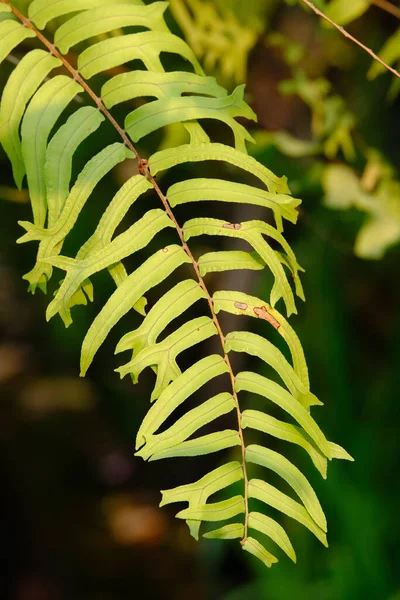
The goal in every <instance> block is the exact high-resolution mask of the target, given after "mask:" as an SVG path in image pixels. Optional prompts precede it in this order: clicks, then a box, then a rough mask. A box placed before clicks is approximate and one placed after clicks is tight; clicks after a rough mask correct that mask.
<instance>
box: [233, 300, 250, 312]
mask: <svg viewBox="0 0 400 600" xmlns="http://www.w3.org/2000/svg"><path fill="white" fill-rule="evenodd" d="M235 306H236V308H240V310H246V308H247V306H248V305H247V304H246V303H245V302H235Z"/></svg>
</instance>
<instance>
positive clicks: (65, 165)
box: [28, 55, 104, 229]
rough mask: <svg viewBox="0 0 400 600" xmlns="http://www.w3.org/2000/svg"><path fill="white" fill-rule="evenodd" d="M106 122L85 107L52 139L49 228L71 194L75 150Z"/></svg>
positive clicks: (46, 172) (47, 165)
mask: <svg viewBox="0 0 400 600" xmlns="http://www.w3.org/2000/svg"><path fill="white" fill-rule="evenodd" d="M28 56H29V55H28ZM103 121H104V117H103V115H102V114H101V113H100V112H99V110H98V109H97V108H94V107H93V106H83V107H82V108H80V109H78V110H77V111H76V112H74V113H73V114H72V115H71V116H70V117H69V119H68V120H67V122H66V123H65V125H62V127H60V129H59V130H58V131H57V133H55V134H54V136H53V138H52V139H51V141H50V143H49V145H48V147H47V150H46V162H45V165H44V178H45V183H46V197H47V204H48V209H49V219H48V227H49V229H51V227H53V225H54V224H55V223H56V221H57V219H58V218H59V216H60V214H61V212H62V209H63V208H64V204H65V201H66V199H67V197H68V194H69V184H70V181H71V173H72V159H73V156H74V154H75V152H76V149H77V148H78V146H79V145H80V144H81V143H82V142H83V141H84V140H85V139H86V138H87V137H88V136H89V135H90V134H91V133H93V132H94V131H96V129H98V128H99V127H100V124H101V123H102V122H103Z"/></svg>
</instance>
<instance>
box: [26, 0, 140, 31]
mask: <svg viewBox="0 0 400 600" xmlns="http://www.w3.org/2000/svg"><path fill="white" fill-rule="evenodd" d="M120 2H121V0H73V1H71V0H56V1H52V0H34V1H33V2H31V3H30V5H29V11H28V15H29V18H30V20H31V21H32V22H33V23H35V25H36V27H38V28H39V29H44V27H45V26H46V25H47V23H48V22H49V21H51V20H52V19H56V18H57V17H61V16H63V15H67V14H69V13H71V12H77V11H81V10H89V9H91V8H96V7H98V6H107V5H108V6H109V5H110V4H118V3H120ZM123 3H124V4H134V5H139V6H140V5H142V4H143V1H142V0H123Z"/></svg>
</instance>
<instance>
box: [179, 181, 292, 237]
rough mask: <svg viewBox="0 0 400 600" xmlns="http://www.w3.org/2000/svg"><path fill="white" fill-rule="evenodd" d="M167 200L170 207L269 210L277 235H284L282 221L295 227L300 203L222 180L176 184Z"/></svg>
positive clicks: (283, 195) (287, 197) (280, 195)
mask: <svg viewBox="0 0 400 600" xmlns="http://www.w3.org/2000/svg"><path fill="white" fill-rule="evenodd" d="M167 197H168V200H169V203H170V205H171V206H172V207H175V206H177V205H179V204H186V203H187V202H197V201H201V200H219V201H221V202H237V203H239V204H254V205H257V206H263V207H264V208H270V209H271V210H272V211H273V213H274V217H275V222H276V227H277V229H278V231H283V226H282V218H285V219H287V220H288V221H290V222H291V223H296V220H297V217H298V212H297V210H296V207H297V206H298V205H299V204H300V203H301V200H298V199H297V198H293V197H292V196H288V195H287V194H274V193H272V192H267V191H265V190H262V189H258V188H255V187H253V186H250V185H245V184H243V183H235V182H232V181H224V180H223V179H189V180H187V181H182V182H179V183H175V184H174V185H172V186H171V187H170V188H169V190H168V192H167Z"/></svg>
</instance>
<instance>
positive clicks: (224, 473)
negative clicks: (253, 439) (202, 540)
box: [160, 461, 243, 540]
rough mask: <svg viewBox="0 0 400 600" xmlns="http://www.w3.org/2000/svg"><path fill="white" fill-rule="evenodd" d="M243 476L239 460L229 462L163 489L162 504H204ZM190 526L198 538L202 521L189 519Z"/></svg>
mask: <svg viewBox="0 0 400 600" xmlns="http://www.w3.org/2000/svg"><path fill="white" fill-rule="evenodd" d="M242 478H243V472H242V469H241V466H240V464H239V463H238V462H236V461H234V462H229V463H226V464H225V465H223V466H221V467H218V468H217V469H214V470H213V471H211V472H210V473H207V475H204V477H202V478H201V479H199V480H198V481H196V482H194V483H189V484H187V485H181V486H179V487H176V488H173V489H171V490H163V491H162V492H161V494H162V500H161V502H160V506H165V505H166V504H173V503H174V502H188V504H189V508H193V509H195V508H197V507H199V506H203V505H204V504H205V503H206V502H207V500H208V498H209V497H210V496H212V495H213V494H215V493H216V492H218V491H220V490H223V489H224V488H226V487H228V486H230V485H231V484H232V483H236V482H237V481H240V480H241V479H242ZM186 522H187V524H188V527H189V529H190V533H191V535H192V536H193V537H194V538H195V539H196V540H197V539H198V537H199V530H200V525H201V521H199V520H197V519H195V520H192V519H188V520H187V521H186Z"/></svg>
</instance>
